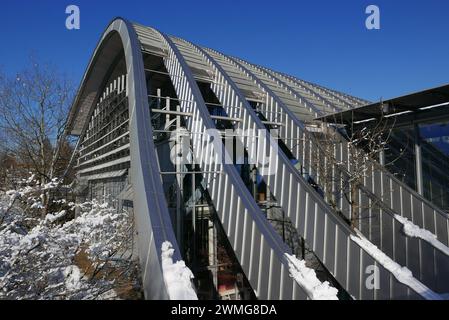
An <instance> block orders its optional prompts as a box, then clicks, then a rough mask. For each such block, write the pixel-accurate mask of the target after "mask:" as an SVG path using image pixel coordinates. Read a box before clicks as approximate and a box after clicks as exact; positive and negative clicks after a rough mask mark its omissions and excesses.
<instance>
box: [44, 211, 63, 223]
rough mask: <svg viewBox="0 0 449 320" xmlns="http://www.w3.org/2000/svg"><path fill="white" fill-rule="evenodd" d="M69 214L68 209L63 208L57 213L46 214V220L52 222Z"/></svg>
mask: <svg viewBox="0 0 449 320" xmlns="http://www.w3.org/2000/svg"><path fill="white" fill-rule="evenodd" d="M66 215H67V211H66V210H62V211H61V212H58V213H55V214H51V213H49V214H47V215H46V216H45V220H46V221H49V222H50V223H53V222H55V221H57V220H59V219H61V218H63V217H65V216H66Z"/></svg>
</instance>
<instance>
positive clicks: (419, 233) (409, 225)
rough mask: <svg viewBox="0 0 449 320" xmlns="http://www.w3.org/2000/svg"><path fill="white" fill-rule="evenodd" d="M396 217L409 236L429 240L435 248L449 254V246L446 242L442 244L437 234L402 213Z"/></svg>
mask: <svg viewBox="0 0 449 320" xmlns="http://www.w3.org/2000/svg"><path fill="white" fill-rule="evenodd" d="M394 218H395V219H396V220H397V221H399V222H400V223H402V225H403V226H404V228H403V230H404V233H405V234H406V235H407V236H409V237H413V238H420V239H423V240H424V241H427V242H428V243H430V244H431V245H432V246H434V247H435V248H437V249H438V250H440V251H441V252H443V253H444V254H446V255H447V256H449V248H448V247H447V246H445V245H444V244H442V243H441V242H440V241H438V239H437V236H436V235H434V234H433V233H432V232H430V231H428V230H426V229H422V228H420V227H418V226H417V225H416V224H414V223H413V222H411V221H410V220H408V219H407V218H405V217H402V216H400V215H397V214H395V215H394Z"/></svg>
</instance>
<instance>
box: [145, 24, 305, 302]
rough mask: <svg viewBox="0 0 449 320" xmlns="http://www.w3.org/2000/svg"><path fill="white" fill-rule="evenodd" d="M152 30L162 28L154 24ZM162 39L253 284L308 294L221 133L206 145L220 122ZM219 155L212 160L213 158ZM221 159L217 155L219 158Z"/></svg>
mask: <svg viewBox="0 0 449 320" xmlns="http://www.w3.org/2000/svg"><path fill="white" fill-rule="evenodd" d="M149 32H157V31H155V30H154V29H149ZM159 34H160V39H161V42H162V44H163V45H164V47H166V48H167V51H168V56H167V57H166V58H165V59H164V63H165V66H166V69H167V71H168V73H169V75H170V77H171V79H172V82H173V86H174V88H175V90H176V92H177V96H178V99H180V104H181V110H182V111H184V112H189V113H191V114H192V117H191V118H189V119H188V120H187V129H188V130H189V131H190V132H191V133H192V145H193V148H192V149H193V152H194V154H195V156H196V159H197V161H198V163H199V165H200V167H201V169H202V170H203V171H205V172H207V173H205V174H204V178H205V181H206V186H207V189H208V191H209V194H210V196H211V199H212V201H213V203H214V206H215V209H216V211H217V214H218V216H219V218H220V221H221V223H222V226H223V229H224V231H225V233H226V235H227V237H228V239H229V242H230V244H231V246H232V248H233V250H234V252H235V255H236V257H237V259H238V260H239V262H240V265H241V266H242V269H243V270H244V272H245V274H246V276H247V278H248V280H249V282H250V284H251V286H252V288H253V289H254V291H255V293H256V295H257V297H258V298H260V299H307V298H308V297H307V295H306V294H305V292H304V290H303V289H302V288H301V287H300V286H299V285H298V284H297V283H296V281H294V280H293V279H292V278H290V277H289V271H288V261H287V260H286V258H285V253H290V250H289V248H288V247H287V246H286V245H285V244H284V243H283V242H282V240H281V238H280V237H279V236H278V235H277V234H276V232H275V231H274V230H273V228H272V227H271V226H270V225H269V223H268V221H267V220H266V219H265V218H264V217H263V213H262V211H261V210H260V208H259V207H258V206H257V204H256V202H255V201H254V199H253V198H252V196H251V195H250V193H249V192H248V190H247V189H246V187H245V185H244V184H243V181H242V180H241V179H240V176H239V174H238V172H237V170H236V169H235V168H234V166H233V165H232V164H226V163H225V154H220V153H219V151H218V150H221V148H222V146H223V145H222V142H221V141H220V139H214V142H213V144H208V145H207V147H205V146H204V143H203V142H204V140H203V139H204V138H205V136H206V132H207V130H208V129H213V128H215V125H214V123H213V121H212V118H211V117H210V115H209V114H208V111H207V107H206V105H205V103H204V100H203V98H202V96H201V93H200V91H199V88H198V86H197V84H196V82H195V80H194V77H193V74H192V73H191V71H190V69H189V67H188V66H187V63H186V61H185V60H184V58H183V55H181V53H180V51H179V50H178V48H177V47H176V46H175V45H174V44H173V42H172V40H171V39H170V38H168V37H167V36H165V35H164V34H162V33H159ZM211 157H215V159H216V161H214V163H213V164H209V163H210V162H211V161H210V158H211ZM219 157H220V158H221V159H220V160H221V161H218V158H219Z"/></svg>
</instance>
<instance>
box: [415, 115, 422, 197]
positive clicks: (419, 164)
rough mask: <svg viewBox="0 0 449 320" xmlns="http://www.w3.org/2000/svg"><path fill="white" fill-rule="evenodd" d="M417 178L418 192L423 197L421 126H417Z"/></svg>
mask: <svg viewBox="0 0 449 320" xmlns="http://www.w3.org/2000/svg"><path fill="white" fill-rule="evenodd" d="M414 131H415V141H414V142H415V176H416V191H417V192H418V193H419V194H420V195H423V191H424V190H423V174H422V151H421V137H420V134H419V126H418V125H417V124H415V126H414Z"/></svg>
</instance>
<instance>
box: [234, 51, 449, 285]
mask: <svg viewBox="0 0 449 320" xmlns="http://www.w3.org/2000/svg"><path fill="white" fill-rule="evenodd" d="M234 62H235V63H236V64H239V65H240V67H241V68H242V70H246V72H247V74H248V75H249V76H252V77H253V78H257V79H258V80H257V81H259V82H260V83H261V84H262V85H263V86H266V87H267V88H269V90H271V89H273V88H277V89H278V88H283V89H284V90H285V91H286V92H289V93H290V94H292V95H293V96H294V97H296V98H297V99H298V100H300V101H301V99H303V98H302V97H305V98H306V102H305V103H309V104H314V102H315V101H317V98H316V97H315V98H313V99H312V95H311V94H309V95H305V93H306V92H307V91H306V89H305V88H304V87H302V86H300V85H297V86H295V87H294V88H292V87H290V86H289V85H288V84H287V83H285V82H283V81H282V80H281V79H280V78H279V77H276V76H275V75H273V73H268V71H266V70H264V69H262V68H259V67H255V66H254V65H250V64H248V63H245V62H243V61H241V60H236V59H234ZM300 90H301V91H300ZM271 92H272V93H273V94H274V92H273V91H272V90H271ZM279 100H280V99H279ZM327 101H329V100H327ZM280 106H281V109H282V110H283V111H284V112H285V116H286V117H287V118H290V117H291V114H290V115H289V112H287V111H288V110H287V108H288V107H287V106H286V105H285V104H282V102H281V103H280ZM282 106H283V107H284V108H282ZM319 112H321V111H319ZM265 114H266V115H267V116H268V113H265ZM289 120H290V119H289ZM292 120H293V121H291V122H290V123H289V122H288V120H287V125H288V124H291V123H292V124H293V128H292V129H290V128H285V129H284V131H285V133H281V137H285V138H286V139H284V142H285V143H286V144H287V145H290V147H291V150H292V151H293V150H294V151H296V155H297V157H296V158H297V159H298V160H299V162H300V163H303V164H304V165H303V170H305V172H306V173H307V174H310V175H311V176H312V177H313V178H314V179H315V181H316V182H318V184H320V185H321V186H322V188H323V190H324V191H327V190H326V187H327V184H326V183H325V182H322V181H320V175H319V163H320V162H319V161H324V162H327V163H334V164H337V163H350V162H351V161H350V160H348V159H349V158H348V157H349V156H350V152H349V151H348V150H349V146H348V143H347V142H346V141H345V140H344V139H343V138H341V139H340V143H337V142H336V145H335V149H334V150H335V151H334V152H335V153H334V155H333V157H332V158H329V155H328V154H326V153H324V152H322V150H321V148H320V145H319V142H317V141H316V140H314V139H313V137H311V136H310V135H309V134H307V132H306V131H303V139H304V140H303V142H304V147H303V149H304V150H301V147H300V146H298V145H297V144H296V147H295V148H293V146H294V143H293V142H294V141H295V140H296V139H298V138H297V137H298V135H295V133H296V132H298V130H300V128H301V123H299V122H300V121H294V120H295V119H292ZM289 132H293V134H290V135H289ZM284 134H285V135H284ZM288 139H293V140H288ZM294 154H295V153H294ZM301 155H302V156H303V157H301ZM332 168H333V170H331V172H333V173H334V175H333V176H332V177H330V178H329V177H327V178H328V179H330V180H331V181H336V183H338V180H339V179H341V180H340V181H341V182H340V183H343V181H348V180H349V179H342V177H343V176H348V175H349V174H350V172H351V168H350V167H345V168H341V166H337V165H333V166H332ZM368 172H369V173H368V176H367V177H366V178H365V179H364V184H365V187H364V188H358V197H359V199H362V201H364V205H366V207H369V208H370V209H369V211H368V212H367V213H366V214H365V215H366V217H361V218H362V219H361V224H360V226H359V229H360V230H361V231H362V233H363V234H364V235H365V236H366V237H367V238H368V239H369V240H370V241H372V242H373V243H374V244H375V245H376V246H378V247H379V248H380V249H381V250H383V251H384V252H385V253H386V254H387V255H388V256H389V257H390V258H392V259H393V260H395V261H396V262H398V263H399V264H400V265H403V266H406V267H408V268H409V269H410V270H411V271H412V272H413V275H414V276H415V277H416V278H417V279H419V280H421V281H422V282H423V283H424V284H426V285H427V286H429V287H430V288H431V289H432V290H435V291H436V292H441V293H444V292H447V291H448V290H449V272H448V271H447V270H449V257H448V256H447V255H446V254H445V253H444V252H442V251H440V250H439V249H437V248H435V247H433V246H432V245H430V244H429V243H428V242H426V241H424V240H422V239H418V238H411V237H407V236H406V235H405V234H404V233H403V232H402V224H401V223H399V222H398V221H397V220H396V219H394V214H395V213H396V214H399V215H405V217H406V218H408V219H409V220H411V221H412V222H413V223H415V224H416V225H418V226H420V227H422V228H425V227H426V224H425V223H424V221H425V222H426V223H427V228H426V229H427V230H429V231H431V232H432V233H434V234H436V235H437V236H438V233H437V231H438V230H437V227H436V226H437V224H436V223H435V222H436V219H439V220H440V221H439V222H440V224H439V226H440V237H438V239H439V240H440V241H441V240H442V241H441V242H442V243H443V244H445V245H447V230H448V229H447V223H448V219H447V214H445V213H444V212H442V211H441V210H438V209H437V208H436V207H435V206H432V205H431V204H430V203H429V202H428V201H427V200H425V199H424V198H422V197H421V196H419V195H418V194H417V193H416V192H414V191H413V190H411V189H410V188H408V187H406V186H405V185H404V184H402V183H401V182H399V181H398V180H397V179H395V178H394V177H393V176H392V175H391V174H390V173H389V172H388V171H387V170H385V169H384V168H383V167H381V166H380V165H377V164H375V163H374V162H373V163H372V166H371V170H369V171H368ZM393 185H394V186H393ZM379 199H382V200H383V202H382V205H381V206H378V207H379V208H376V206H375V205H373V203H378V202H379ZM393 199H399V200H400V205H397V204H396V206H394V205H393V204H394V202H393V201H392V200H393ZM339 200H340V201H338V206H339V209H340V210H341V211H342V212H343V214H345V215H346V216H347V217H348V218H349V211H350V210H349V206H350V204H349V203H348V201H347V200H346V199H345V198H343V197H342V198H341V199H339ZM404 204H405V205H404ZM424 208H425V209H426V213H427V215H425V212H424ZM441 231H443V232H441ZM437 279H438V281H437Z"/></svg>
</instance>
